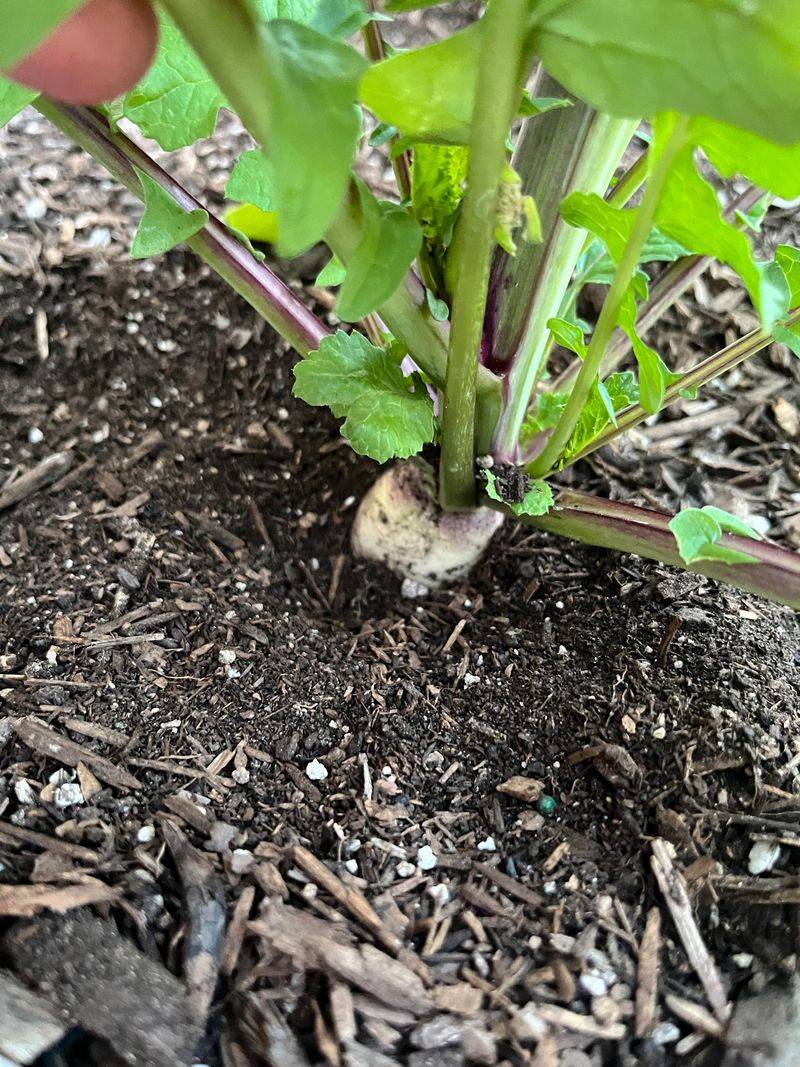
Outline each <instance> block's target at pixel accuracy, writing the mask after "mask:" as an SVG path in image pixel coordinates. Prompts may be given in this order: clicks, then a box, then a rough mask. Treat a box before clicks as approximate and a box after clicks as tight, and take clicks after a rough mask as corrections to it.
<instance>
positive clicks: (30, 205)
mask: <svg viewBox="0 0 800 1067" xmlns="http://www.w3.org/2000/svg"><path fill="white" fill-rule="evenodd" d="M46 214H47V204H45V202H44V200H42V199H41V197H39V196H32V197H31V198H30V200H29V201H28V202H27V203H26V204H25V218H26V219H33V220H38V219H43V218H44V217H45V215H46Z"/></svg>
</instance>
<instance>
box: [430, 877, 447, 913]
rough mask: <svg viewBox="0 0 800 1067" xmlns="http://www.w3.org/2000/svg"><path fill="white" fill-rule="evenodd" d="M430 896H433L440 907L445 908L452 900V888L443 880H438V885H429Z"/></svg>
mask: <svg viewBox="0 0 800 1067" xmlns="http://www.w3.org/2000/svg"><path fill="white" fill-rule="evenodd" d="M428 896H429V897H432V898H433V900H434V902H435V903H436V904H438V905H439V907H440V908H443V907H444V906H445V904H447V902H448V901H449V900H450V890H449V889H448V888H447V886H446V885H444V884H443V883H442V882H437V883H436V885H430V886H428Z"/></svg>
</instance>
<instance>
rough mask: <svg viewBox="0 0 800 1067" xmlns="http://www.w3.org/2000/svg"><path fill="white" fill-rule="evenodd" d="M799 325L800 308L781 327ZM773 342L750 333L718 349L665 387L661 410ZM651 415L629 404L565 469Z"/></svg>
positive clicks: (769, 334)
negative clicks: (688, 390) (615, 423)
mask: <svg viewBox="0 0 800 1067" xmlns="http://www.w3.org/2000/svg"><path fill="white" fill-rule="evenodd" d="M798 322H800V308H796V309H795V310H794V311H791V312H790V313H789V314H788V315H787V316H786V318H785V319H783V320H782V321H781V325H782V326H786V327H789V326H794V325H796V324H797V323H798ZM773 340H774V338H773V336H772V332H771V331H770V330H752V331H751V332H750V333H748V334H745V336H744V337H740V338H739V339H738V340H737V341H734V342H733V343H732V344H730V345H728V346H727V347H726V348H721V349H720V350H719V352H715V353H714V354H713V355H712V356H709V357H708V358H707V359H704V360H703V361H702V363H698V364H697V366H696V367H693V368H692V369H691V370H690V371H687V372H686V374H682V375H681V377H680V378H679V379H678V380H677V381H676V382H673V383H672V385H670V386H668V387H667V389H666V390H665V392H664V402H663V404H662V405H661V409H660V410H662V411H663V409H664V408H666V407H669V406H670V404H674V403H676V401H678V400H680V399H681V398H682V394H684V393H685V392H686V390H687V389H692V390H693V389H699V388H700V386H703V385H707V384H708V383H709V382H711V381H713V380H714V379H715V378H719V376H720V375H721V374H727V372H728V371H730V370H733V368H734V367H738V366H739V364H740V363H744V362H745V360H747V359H750V358H751V357H752V356H755V355H756V354H757V353H758V352H761V351H762V350H763V349H764V348H766V347H767V346H768V345H771V344H772V342H773ZM652 414H653V413H652V412H651V411H645V409H644V408H643V407H641V406H640V405H639V404H632V405H631V406H630V407H629V408H625V409H624V410H623V411H620V412H619V414H618V415H617V425H616V426H611V425H609V426H608V427H607V428H606V429H605V430H603V432H602V433H601V434H600V435H599V437H595V439H594V440H593V441H592V442H591V444H588V445H587V446H586V448H584V449H583V451H582V452H579V453H578V454H577V455H575V456H573V457H572V458H571V459H570V460H569V462H568V463H566V464H565V466H570V465H571V464H573V463H577V461H578V460H579V459H583V458H584V457H585V456H588V455H590V453H592V452H596V451H597V449H598V448H602V447H603V445H607V444H608V442H609V441H613V440H614V438H615V437H619V436H620V434H623V433H626V432H627V431H628V430H632V429H633V427H634V426H638V425H640V423H642V422H644V421H645V420H646V419H649V418H651V417H652Z"/></svg>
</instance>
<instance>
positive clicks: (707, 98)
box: [531, 0, 800, 143]
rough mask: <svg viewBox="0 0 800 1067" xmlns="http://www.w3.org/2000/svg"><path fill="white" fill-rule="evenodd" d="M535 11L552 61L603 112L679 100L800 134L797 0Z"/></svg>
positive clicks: (700, 111) (649, 110)
mask: <svg viewBox="0 0 800 1067" xmlns="http://www.w3.org/2000/svg"><path fill="white" fill-rule="evenodd" d="M531 18H532V29H533V41H532V43H533V46H534V47H535V50H536V52H537V54H538V56H539V58H540V59H541V60H542V63H543V64H544V66H545V68H546V69H547V70H548V72H549V73H550V74H552V75H553V76H554V77H555V78H557V79H558V81H559V82H560V83H561V84H562V85H564V86H565V87H566V88H567V89H568V90H569V91H570V92H572V93H574V94H575V95H576V96H579V97H581V98H582V99H584V100H586V101H588V102H589V103H590V104H592V105H593V106H594V107H596V108H597V109H598V110H600V111H606V112H609V113H611V114H612V115H619V116H625V117H630V118H637V117H639V116H640V115H646V116H652V115H655V114H656V113H658V112H659V111H665V110H670V109H672V110H675V111H680V112H682V113H683V114H687V115H709V116H711V117H712V118H714V119H717V120H719V121H722V122H728V123H732V124H733V125H735V126H740V127H742V128H744V129H748V130H752V131H753V132H755V133H757V134H759V135H761V136H763V137H769V138H773V139H774V140H777V141H782V142H785V143H792V142H793V141H796V140H797V134H798V130H800V19H798V17H797V5H796V0H670V2H669V3H668V4H665V2H664V0H570V2H569V3H565V2H564V0H538V2H537V3H536V4H534V5H533V7H532V11H531Z"/></svg>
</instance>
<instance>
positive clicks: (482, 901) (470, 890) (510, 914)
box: [458, 885, 520, 923]
mask: <svg viewBox="0 0 800 1067" xmlns="http://www.w3.org/2000/svg"><path fill="white" fill-rule="evenodd" d="M458 891H459V893H460V894H461V896H462V897H463V898H464V900H466V902H467V903H468V904H471V905H472V906H473V908H477V909H478V911H482V912H485V913H486V914H487V915H494V916H496V917H497V918H498V919H506V920H508V922H510V923H518V922H519V920H520V915H519V913H518V912H517V911H512V910H510V909H509V907H508V905H507V904H503V903H502V902H501V901H499V900H495V898H494V897H490V896H489V895H488V893H483V892H481V890H480V889H476V888H475V886H474V885H461V886H459V887H458Z"/></svg>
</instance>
